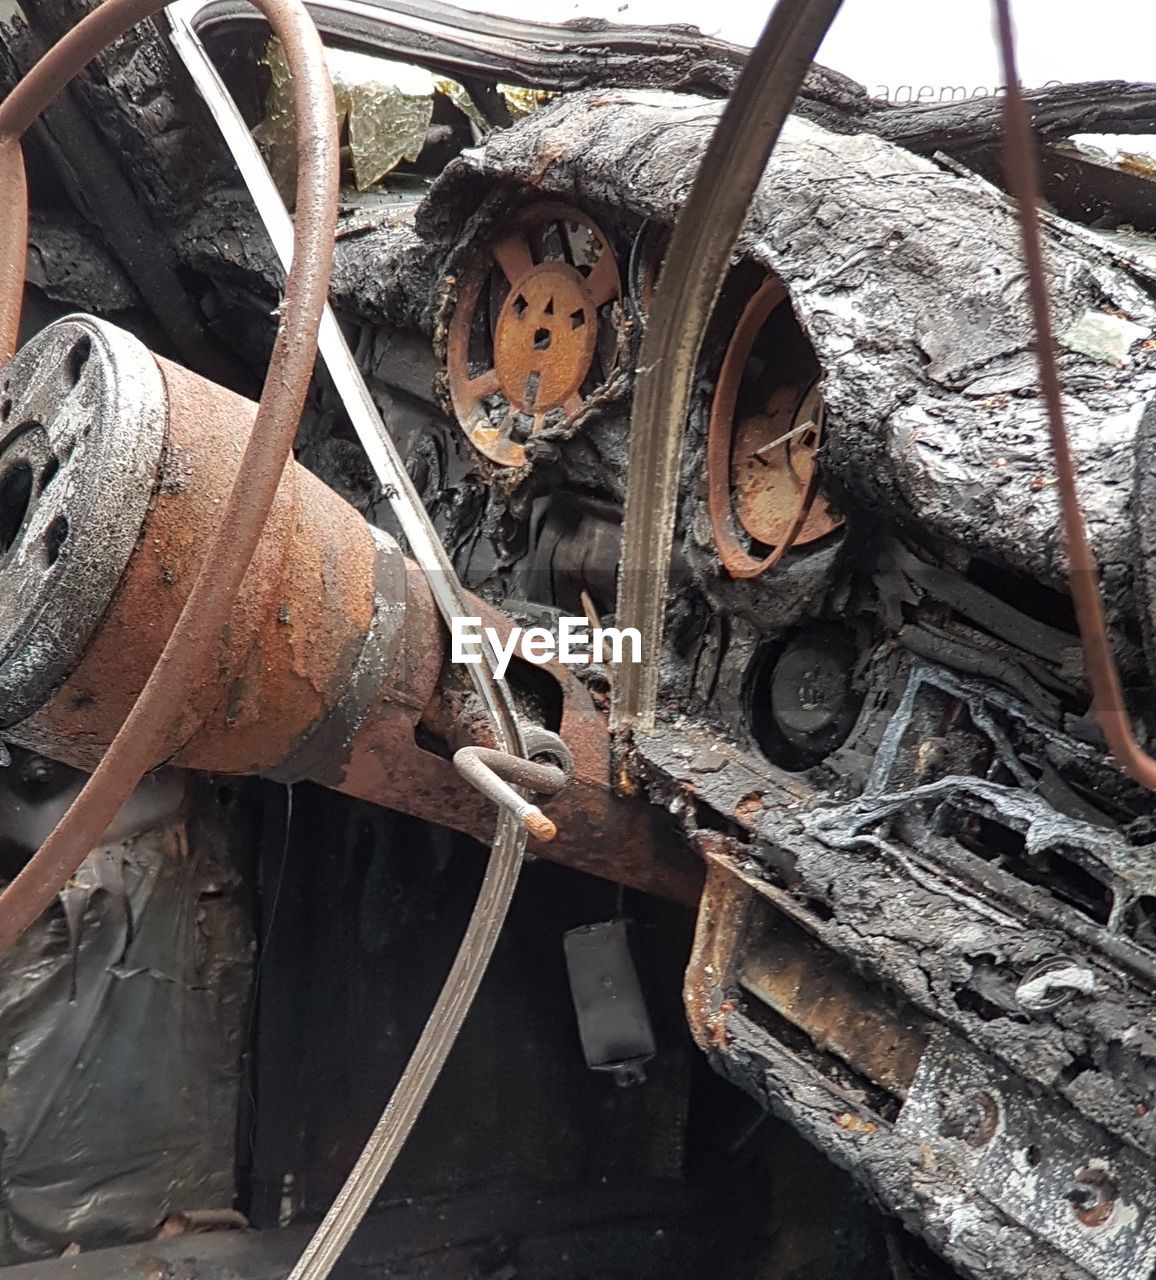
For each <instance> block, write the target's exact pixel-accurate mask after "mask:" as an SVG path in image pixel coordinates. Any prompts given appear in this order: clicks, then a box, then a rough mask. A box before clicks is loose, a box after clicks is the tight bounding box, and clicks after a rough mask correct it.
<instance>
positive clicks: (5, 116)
mask: <svg viewBox="0 0 1156 1280" xmlns="http://www.w3.org/2000/svg"><path fill="white" fill-rule="evenodd" d="M254 3H255V4H256V7H257V8H258V9H260V10H261V12H262V13H263V14H264V15H265V16H266V18H267V19H268V20H269V23H270V25H271V26H272V28H273V30H274V32H275V33H276V34H277V36H278V37H279V38H280V40H281V42H282V44H283V46H284V48H285V53H286V58H287V61H288V63H289V67H290V70H291V73H292V82H293V101H294V109H295V112H296V118H297V122H298V127H297V162H298V170H297V190H298V201H297V214H296V224H295V232H294V256H293V267H292V270H291V271H290V273H289V277H288V280H287V281H286V286H285V297H284V302H283V305H282V308H281V313H280V314H281V323H280V326H279V328H278V333H277V337H276V340H275V343H274V348H273V354H272V356H271V357H270V361H269V369H268V373H267V375H266V379H265V385H264V387H263V389H262V393H261V401H260V404H259V405H258V407H257V412H256V417H255V419H254V420H253V430H252V432H251V434H250V436H249V440H248V442H247V445H246V447H245V451H244V454H243V455H242V457H241V459H240V463H239V465H238V467H237V471H236V475H235V477H234V481H233V486H232V488H231V489H230V490H229V493H228V496H227V498H225V500H224V502H223V507H222V512H221V516H220V520H219V522H218V523H217V526H216V528H215V530H214V533H213V536H212V539H211V541H210V542H209V543H208V544H207V546H206V548H205V554H204V556H203V558H202V560H201V562H200V567H199V570H198V574H197V578H196V581H195V582H194V583H192V584H191V588H192V589H191V590H190V591H189V592H188V595H187V598H186V599H185V601H184V608H183V609H182V610H181V612H180V614H179V616H178V617H177V618H176V620H175V623H174V625H173V628H172V631H171V633H168V634H166V635H164V636H163V637H162V642H161V645H160V646H158V648H159V657H158V659H157V662H156V665H155V666H154V667H153V668H152V670H151V672H150V673H149V675H148V679H147V681H146V682H145V683H144V685H143V687H142V688H141V689H140V690H139V697H138V698H137V699H136V700H135V702H134V703H133V705H132V708H131V710H130V711H129V713H128V715H127V717H126V718H125V720H124V722H123V724H122V725H120V727H119V729H118V732H117V734H116V736H115V738H114V739H113V740H112V741H111V743H109V745H108V749H107V751H106V752H105V753H104V755H103V757H102V759H101V761H100V764H99V766H98V767H97V769H96V771H95V772H94V773H93V775H92V777H91V778H90V779H89V781H88V783H87V784H86V786H85V787H84V789H83V790H82V791H81V793H80V795H79V796H78V797H77V799H76V800H75V801H74V803H73V804H72V806H71V807H70V808H69V810H68V812H67V813H66V814H65V815H64V817H63V818H62V819H61V820H60V822H59V824H58V825H57V827H56V829H55V830H54V831H53V833H52V835H51V836H49V838H48V839H47V840H46V841H45V843H44V844H43V845H42V846H41V848H40V849H39V850H38V851H37V853H36V854H35V855H34V856H33V857H32V858H31V859H30V860H29V862H28V863H27V864H26V865H25V867H24V868H23V869H22V870H21V872H20V874H19V875H18V876H17V877H16V879H15V880H13V881H12V883H11V884H10V885H9V886H8V887H7V889H5V891H4V893H3V894H2V895H0V952H2V951H6V950H7V949H8V948H9V947H10V946H11V945H12V943H13V942H14V941H15V939H16V938H18V937H19V936H20V934H21V933H22V932H23V931H24V930H25V929H26V928H27V927H28V925H29V924H31V923H32V921H34V920H35V919H36V918H37V917H38V916H39V915H40V914H41V912H42V911H44V910H45V908H46V907H48V906H49V905H50V904H51V902H52V901H53V899H54V898H55V896H56V894H57V893H58V892H59V890H60V889H61V887H62V886H63V885H64V884H65V882H66V881H67V880H68V878H69V876H71V875H72V874H73V872H74V871H75V870H76V868H77V866H79V865H80V863H81V862H82V861H83V859H84V858H85V857H86V856H87V854H88V852H89V850H90V848H91V847H92V844H93V842H94V841H95V840H96V839H97V838H98V837H99V835H100V833H101V832H102V831H104V830H105V828H106V827H107V826H108V825H109V823H110V822H111V821H112V820H113V818H114V817H115V815H116V813H117V812H118V810H119V809H120V808H121V806H122V805H123V804H124V803H125V802H126V801H127V800H128V798H129V796H130V795H131V794H132V791H133V790H134V788H135V787H136V785H137V783H138V782H139V781H140V779H141V777H142V776H143V775H144V773H145V772H146V771H147V770H148V769H149V768H150V767H152V766H154V765H155V764H157V763H158V762H159V761H160V760H161V759H163V758H164V747H165V744H166V743H167V742H169V741H171V738H172V735H173V727H172V726H173V723H174V721H175V720H176V719H177V717H178V716H180V715H181V712H182V708H183V707H185V706H186V705H187V702H188V700H189V691H190V689H194V688H196V687H197V686H198V685H199V684H200V683H201V682H202V681H203V680H204V679H205V671H206V668H207V666H208V664H209V662H210V660H211V658H212V656H213V651H214V648H215V647H217V646H218V645H219V644H220V642H221V638H222V627H223V626H224V624H225V622H226V619H227V618H228V617H229V613H230V610H231V608H232V607H233V604H234V601H235V599H236V597H237V593H238V590H239V589H240V587H241V584H242V580H243V578H244V577H245V574H246V572H247V569H248V566H249V563H250V561H251V560H252V558H253V554H254V552H255V550H256V548H257V545H258V542H259V540H260V538H261V535H262V532H263V530H264V528H265V523H266V517H267V515H268V514H269V512H270V510H271V508H272V506H273V503H274V500H275V498H276V496H277V491H278V488H279V485H280V483H281V479H282V471H283V469H284V466H285V459H286V458H287V457H288V455H289V451H290V448H291V446H292V442H293V437H294V434H295V432H296V426H297V420H298V417H299V415H300V412H301V406H302V404H303V403H304V399H305V393H306V390H307V389H308V385H309V380H310V378H311V377H312V372H313V364H314V360H315V357H316V345H317V326H318V323H319V321H320V318H321V313H322V309H323V307H324V305H325V300H326V296H327V294H328V290H329V275H330V268H331V265H332V256H333V240H334V231H335V227H336V220H337V179H338V150H337V131H336V124H335V120H334V115H333V96H332V94H333V91H332V86H331V84H330V81H329V75H328V72H327V70H326V66H325V58H324V51H323V48H322V45H321V40H320V37H319V36H318V34H317V30H316V28H315V27H314V26H313V23H312V21H311V20H310V19H309V16H308V14H307V13H306V11H305V8H304V6H303V5H302V4H301V3H300V2H299V0H254ZM162 7H163V4H162V3H161V2H160V0H105V2H104V3H103V4H101V5H100V6H99V7H98V8H97V9H95V10H94V11H93V12H92V13H90V14H89V15H88V16H87V17H86V18H84V19H83V20H82V21H81V22H79V23H78V24H77V25H76V26H75V27H74V28H73V29H72V30H71V31H70V32H68V34H67V35H65V36H64V37H63V38H62V39H61V40H60V41H59V42H58V43H57V44H56V45H55V46H54V47H53V48H52V49H51V50H50V51H49V52H48V53H47V54H46V55H45V56H44V57H43V58H41V59H40V61H39V62H38V63H37V64H36V65H35V66H34V67H33V68H32V70H31V71H29V73H28V74H27V75H26V76H24V77H23V78H22V79H21V81H20V82H19V83H18V84H17V85H16V87H15V88H14V89H13V90H12V92H11V93H10V94H9V95H8V97H7V98H6V99H5V100H4V102H3V104H2V105H0V173H3V174H4V175H5V176H6V177H9V178H11V179H13V181H12V184H11V189H10V190H9V198H8V199H7V200H6V201H5V204H4V208H3V210H2V211H0V264H2V266H0V272H2V274H0V299H2V300H0V350H2V351H3V352H4V353H5V354H8V355H10V354H11V353H12V351H13V350H14V349H15V345H16V341H17V333H18V328H19V316H20V305H19V301H18V296H19V293H20V292H22V290H23V267H24V256H25V239H26V234H25V229H26V225H27V208H26V202H25V201H24V200H23V199H21V198H20V196H21V193H22V191H23V187H24V182H23V161H22V160H21V158H20V151H19V139H20V137H21V136H22V135H23V134H24V132H25V131H26V130H27V128H28V127H29V126H30V125H31V124H32V122H33V121H34V120H35V119H36V117H37V116H38V115H39V114H40V112H41V111H42V110H43V108H44V107H45V106H46V105H47V103H48V102H50V101H51V99H52V98H53V97H54V96H55V94H56V93H57V92H58V91H59V90H60V89H62V88H63V87H64V86H65V85H66V84H67V83H68V82H69V81H70V80H71V79H72V78H73V76H75V75H76V73H77V72H78V71H80V70H81V69H82V68H83V67H84V66H85V65H86V64H87V63H88V62H89V61H90V60H91V59H92V58H93V57H95V56H96V54H97V53H99V52H100V50H101V49H102V48H104V47H105V46H106V45H107V44H108V43H109V42H110V41H112V40H114V39H116V38H118V37H119V36H121V35H123V34H124V33H125V32H126V31H127V30H129V29H130V28H131V27H133V26H134V25H135V24H136V23H138V22H140V21H142V20H143V19H145V18H148V17H151V16H152V15H153V14H155V13H157V12H158V11H159V10H160V9H161V8H162ZM142 620H143V621H144V623H145V625H146V626H147V625H151V623H152V615H151V614H146V615H144V617H143V619H142ZM230 642H231V638H226V641H225V644H226V647H228V645H229V644H230Z"/></svg>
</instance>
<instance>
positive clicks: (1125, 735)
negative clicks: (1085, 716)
mask: <svg viewBox="0 0 1156 1280" xmlns="http://www.w3.org/2000/svg"><path fill="white" fill-rule="evenodd" d="M994 3H995V16H996V29H997V33H998V38H999V47H1000V56H1001V58H1002V61H1003V78H1004V82H1005V84H1006V85H1007V96H1006V98H1005V100H1004V158H1005V166H1006V169H1007V181H1008V186H1009V188H1010V190H1011V193H1012V195H1013V197H1014V198H1015V200H1016V203H1017V204H1018V206H1019V220H1020V229H1021V232H1022V235H1023V248H1024V262H1025V265H1026V267H1027V273H1028V289H1029V295H1030V298H1031V308H1032V317H1033V321H1034V324H1035V330H1036V360H1037V362H1038V364H1039V371H1040V388H1041V390H1042V392H1043V397H1044V404H1045V406H1046V408H1047V415H1048V430H1049V432H1050V435H1051V442H1052V454H1053V456H1054V458H1055V463H1056V477H1057V480H1058V482H1059V483H1058V488H1059V493H1060V510H1061V512H1062V513H1063V521H1064V537H1065V540H1066V544H1067V551H1068V584H1069V586H1070V588H1071V592H1072V601H1073V603H1074V604H1075V608H1076V620H1077V622H1078V623H1079V627H1080V638H1081V639H1082V640H1083V643H1084V660H1085V667H1086V670H1087V675H1088V683H1089V685H1090V686H1091V689H1092V704H1093V707H1094V708H1095V712H1096V717H1097V719H1098V720H1099V722H1100V727H1101V728H1102V729H1103V731H1104V737H1105V739H1106V740H1107V742H1108V747H1109V750H1110V751H1111V752H1112V755H1113V757H1114V758H1115V760H1116V763H1117V764H1118V765H1119V766H1120V768H1121V769H1123V770H1124V772H1125V773H1127V774H1128V775H1129V776H1130V777H1132V778H1134V779H1135V780H1136V781H1137V782H1139V783H1141V784H1142V785H1143V786H1145V787H1148V788H1149V789H1151V790H1156V760H1154V759H1153V758H1152V757H1151V756H1150V755H1148V753H1147V752H1146V751H1144V750H1143V749H1142V748H1141V747H1140V744H1139V743H1138V742H1137V741H1136V735H1135V733H1134V731H1133V729H1132V724H1131V721H1130V719H1129V717H1128V710H1127V707H1126V706H1125V703H1124V690H1123V687H1122V685H1121V683H1120V673H1119V670H1118V669H1117V667H1116V659H1115V656H1114V655H1113V653H1112V641H1111V638H1110V637H1109V635H1108V624H1107V620H1106V618H1105V615H1104V601H1103V598H1102V597H1101V595H1100V586H1099V573H1098V570H1097V567H1096V560H1095V557H1094V556H1093V555H1092V549H1091V546H1090V545H1089V542H1088V533H1087V529H1086V528H1085V525H1084V517H1083V513H1082V511H1081V510H1080V498H1079V494H1078V493H1077V492H1076V471H1075V466H1074V464H1073V462H1072V451H1071V447H1070V445H1069V443H1068V428H1067V424H1066V422H1065V418H1064V399H1063V392H1062V389H1061V387H1060V373H1059V367H1058V365H1057V363H1056V339H1055V333H1054V331H1053V328H1052V315H1051V305H1050V301H1049V295H1048V282H1047V271H1046V267H1045V265H1044V251H1043V237H1042V235H1041V232H1040V217H1039V200H1040V197H1041V192H1042V184H1041V181H1040V168H1039V158H1038V156H1037V154H1036V146H1035V141H1034V139H1033V137H1032V126H1031V118H1030V116H1029V115H1028V108H1027V103H1026V102H1025V100H1024V94H1023V88H1022V87H1021V85H1020V81H1019V69H1018V67H1017V65H1016V50H1015V33H1014V30H1013V26H1012V15H1011V3H1010V0H994Z"/></svg>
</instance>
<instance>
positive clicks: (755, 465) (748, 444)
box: [706, 276, 841, 578]
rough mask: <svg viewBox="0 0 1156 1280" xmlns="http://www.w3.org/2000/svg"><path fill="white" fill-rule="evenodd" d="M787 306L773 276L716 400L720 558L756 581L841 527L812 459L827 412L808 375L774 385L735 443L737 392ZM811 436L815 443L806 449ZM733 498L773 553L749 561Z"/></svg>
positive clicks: (751, 310)
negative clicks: (808, 418) (809, 419)
mask: <svg viewBox="0 0 1156 1280" xmlns="http://www.w3.org/2000/svg"><path fill="white" fill-rule="evenodd" d="M786 301H787V291H786V289H785V288H784V287H783V285H782V282H781V281H779V280H778V279H776V278H775V277H774V276H770V277H768V278H767V279H766V280H765V281H764V282H763V283H762V284H761V285H760V286H759V288H758V289H756V290H755V292H754V293H753V294H752V295H751V297H750V299H749V300H748V302H747V304H746V306H745V307H744V308H743V312H742V315H741V316H740V317H739V322H738V324H737V325H736V326H735V331H734V333H733V334H732V336H731V340H730V342H729V343H728V344H727V349H726V352H725V354H724V356H723V362H722V367H721V368H720V370H719V376H718V383H717V384H716V387H715V393H714V399H713V400H712V401H711V410H710V423H709V426H708V431H707V446H706V476H707V507H708V510H709V512H710V522H711V530H712V532H713V533H714V540H715V547H716V549H717V551H718V554H719V559H720V560H721V561H722V563H723V567H724V568H725V569H726V571H727V572H728V573H729V574H730V575H731V577H732V578H759V577H761V576H762V575H763V574H764V573H767V572H768V571H769V570H770V569H773V568H774V567H775V565H777V564H778V563H779V561H780V560H782V558H783V557H784V556H785V555H786V554H787V552H788V551H790V549H791V548H792V547H794V546H798V545H800V544H802V543H804V542H811V541H814V540H816V539H817V538H821V537H825V536H826V535H827V534H828V533H830V532H832V531H833V530H834V529H837V528H838V527H839V525H840V524H841V520H840V518H839V517H838V515H837V514H836V513H835V512H834V511H833V510H832V509H831V508H830V507H829V506H828V505H827V503H826V502H824V501H823V500H822V498H821V497H820V495H819V471H818V467H817V465H816V461H815V454H816V453H817V451H818V448H819V444H820V442H821V437H822V420H821V419H822V408H821V401H819V400H818V399H817V395H818V393H817V392H816V391H814V388H813V385H811V384H812V378H811V377H808V378H807V379H806V383H805V385H804V386H803V387H802V388H800V387H799V386H797V385H792V384H783V385H780V386H778V387H776V388H775V389H774V391H772V392H771V394H770V396H769V397H768V400H767V403H766V406H765V409H764V412H763V413H762V414H757V415H752V416H751V417H749V418H747V419H744V421H743V422H742V424H741V425H740V426H739V428H738V431H737V438H736V429H735V415H736V412H737V410H738V401H739V391H740V389H741V387H742V382H743V375H744V374H745V372H746V369H747V363H748V361H749V360H750V356H751V352H752V350H753V349H754V345H755V342H756V340H757V338H758V336H759V333H760V332H761V331H762V328H763V325H764V324H766V322H767V320H768V319H769V318H770V316H771V313H772V312H773V311H775V309H776V308H777V307H779V306H781V305H783V304H784V303H785V302H786ZM801 413H804V414H811V415H813V418H814V419H815V421H814V422H813V425H812V426H810V427H808V426H807V425H806V422H805V421H801V420H800V414H801ZM796 430H797V431H798V432H799V436H798V437H795V436H794V434H793V433H794V432H795V431H796ZM808 432H809V433H810V439H809V442H808V443H806V444H804V443H803V440H802V438H803V437H805V436H807V435H808ZM764 473H765V474H764ZM732 493H733V494H735V495H736V498H737V503H736V505H737V508H738V511H737V514H738V515H739V518H740V520H741V521H742V524H743V527H744V528H745V529H746V531H747V532H748V533H749V534H750V535H751V536H752V537H754V538H757V539H758V540H759V541H760V542H762V543H764V544H766V545H767V546H769V547H771V548H772V550H771V551H770V552H769V554H768V555H766V556H761V557H760V556H752V555H751V554H750V552H749V551H748V550H747V548H746V547H745V546H744V545H743V543H742V541H741V540H740V538H739V537H738V535H737V533H736V531H735V528H734V515H735V512H734V511H733V510H732Z"/></svg>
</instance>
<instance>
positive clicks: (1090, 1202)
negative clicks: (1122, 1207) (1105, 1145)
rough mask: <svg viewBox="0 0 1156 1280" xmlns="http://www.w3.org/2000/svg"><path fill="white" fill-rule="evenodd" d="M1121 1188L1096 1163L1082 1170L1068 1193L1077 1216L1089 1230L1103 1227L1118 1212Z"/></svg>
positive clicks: (1105, 1170)
mask: <svg viewBox="0 0 1156 1280" xmlns="http://www.w3.org/2000/svg"><path fill="white" fill-rule="evenodd" d="M1119 1197H1120V1189H1119V1187H1118V1186H1117V1185H1116V1181H1115V1179H1114V1178H1113V1177H1112V1175H1111V1174H1110V1173H1109V1172H1108V1171H1107V1169H1100V1168H1097V1167H1095V1166H1094V1165H1088V1166H1087V1167H1085V1168H1083V1169H1081V1170H1080V1172H1079V1173H1078V1174H1076V1177H1075V1179H1074V1181H1073V1184H1072V1189H1071V1191H1070V1192H1069V1193H1068V1198H1069V1200H1070V1201H1071V1204H1072V1208H1073V1210H1074V1211H1075V1214H1076V1217H1077V1218H1078V1219H1079V1220H1080V1222H1081V1223H1082V1224H1083V1225H1084V1226H1085V1227H1087V1228H1089V1230H1092V1229H1095V1228H1096V1227H1103V1226H1106V1225H1107V1224H1108V1222H1109V1221H1111V1218H1112V1215H1113V1214H1114V1213H1115V1212H1116V1205H1117V1203H1118V1201H1119Z"/></svg>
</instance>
